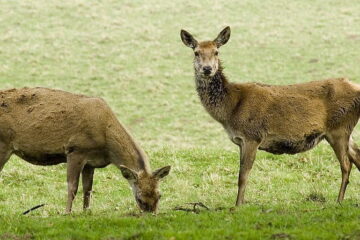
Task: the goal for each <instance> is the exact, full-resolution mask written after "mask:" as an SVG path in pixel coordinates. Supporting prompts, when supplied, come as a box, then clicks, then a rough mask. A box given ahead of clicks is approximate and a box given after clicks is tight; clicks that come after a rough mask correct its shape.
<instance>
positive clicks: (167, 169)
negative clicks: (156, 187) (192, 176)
mask: <svg viewBox="0 0 360 240" xmlns="http://www.w3.org/2000/svg"><path fill="white" fill-rule="evenodd" d="M170 169H171V166H166V167H162V168H159V169H157V170H155V171H154V172H153V176H154V177H156V178H157V179H161V178H163V177H166V176H167V175H168V174H169V172H170Z"/></svg>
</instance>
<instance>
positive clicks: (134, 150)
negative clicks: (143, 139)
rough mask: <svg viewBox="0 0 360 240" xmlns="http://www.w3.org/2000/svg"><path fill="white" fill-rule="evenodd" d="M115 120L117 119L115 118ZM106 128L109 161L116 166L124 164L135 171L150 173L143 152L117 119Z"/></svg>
mask: <svg viewBox="0 0 360 240" xmlns="http://www.w3.org/2000/svg"><path fill="white" fill-rule="evenodd" d="M116 121H117V120H116ZM117 123H118V124H116V125H117V126H114V125H111V126H109V127H108V130H107V136H106V140H107V145H108V153H109V157H110V161H111V162H112V163H113V164H114V165H115V166H117V167H118V168H119V167H120V165H124V166H126V167H128V168H130V169H133V170H135V171H144V172H147V173H151V170H150V164H149V161H148V158H147V156H146V154H145V152H144V151H143V150H142V149H141V148H140V147H139V146H138V145H137V143H136V142H135V141H134V140H133V138H132V137H131V135H130V134H129V133H128V132H127V130H126V129H125V128H124V127H123V126H122V125H121V124H120V122H118V121H117Z"/></svg>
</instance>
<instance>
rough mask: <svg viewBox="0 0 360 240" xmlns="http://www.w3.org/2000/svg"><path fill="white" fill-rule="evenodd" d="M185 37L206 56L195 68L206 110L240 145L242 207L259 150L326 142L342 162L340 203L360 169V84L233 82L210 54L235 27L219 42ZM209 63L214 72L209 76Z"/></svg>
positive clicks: (197, 58) (288, 149) (296, 149)
mask: <svg viewBox="0 0 360 240" xmlns="http://www.w3.org/2000/svg"><path fill="white" fill-rule="evenodd" d="M181 37H182V40H183V42H184V43H185V45H187V46H190V47H192V46H194V47H192V48H193V49H194V52H197V53H200V54H196V56H195V59H194V68H195V82H196V86H197V91H198V94H199V96H200V99H201V102H202V104H203V106H204V107H205V109H206V110H207V111H208V112H209V114H210V115H211V116H212V117H213V118H214V119H215V120H217V121H218V122H220V123H221V124H222V125H223V127H224V128H225V130H226V132H227V133H228V135H229V137H230V139H231V141H233V142H234V143H235V144H237V145H239V146H240V152H241V154H240V155H241V156H240V173H239V182H238V188H239V189H238V197H237V201H236V205H239V204H241V203H243V202H244V192H245V186H246V182H247V178H248V175H249V172H250V170H251V167H252V165H253V161H254V160H255V155H256V151H257V149H260V150H265V151H267V152H270V153H274V154H283V153H287V154H296V153H299V152H303V151H307V150H309V149H311V148H313V147H314V146H316V145H317V144H318V143H319V142H320V141H321V140H323V139H326V140H327V141H328V142H329V143H330V145H331V146H332V148H333V149H334V151H335V153H336V156H337V157H338V159H339V162H340V166H341V170H342V182H341V187H340V192H339V196H338V201H339V202H340V201H342V200H343V198H344V194H345V190H346V186H347V184H348V179H349V174H350V171H351V165H352V163H354V164H355V165H356V166H357V168H359V170H360V150H359V148H358V147H357V146H356V145H355V144H354V143H353V142H352V140H351V133H352V131H353V129H354V127H355V125H356V124H357V122H358V119H359V117H360V85H358V84H355V83H351V82H350V81H349V80H347V79H344V78H339V79H328V80H323V81H313V82H308V83H303V84H294V85H286V86H274V85H266V84H259V83H241V84H240V83H230V82H228V80H227V78H226V77H225V75H224V74H223V69H222V67H221V62H220V60H219V59H218V57H217V56H215V55H214V54H213V55H212V56H211V55H209V54H210V53H214V52H217V51H218V47H219V46H221V45H223V44H225V43H226V42H227V40H228V38H229V37H230V28H229V27H227V28H225V29H224V30H223V31H222V32H221V33H220V34H219V36H218V37H217V38H216V39H215V40H214V41H205V42H200V43H198V42H197V41H196V40H195V39H194V38H193V37H192V36H191V34H190V33H188V32H186V31H184V30H182V31H181ZM219 39H223V41H219ZM224 42H225V43H224ZM216 43H217V44H216ZM202 54H207V55H206V56H202ZM204 59H207V61H203V60H204ZM204 64H208V65H209V66H211V67H212V69H213V71H212V72H211V73H208V74H205V70H204ZM214 69H215V70H214Z"/></svg>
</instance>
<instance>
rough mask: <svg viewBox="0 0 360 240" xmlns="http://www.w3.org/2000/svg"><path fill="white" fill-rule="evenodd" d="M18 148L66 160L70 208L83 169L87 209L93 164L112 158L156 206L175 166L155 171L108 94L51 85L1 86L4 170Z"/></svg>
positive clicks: (38, 160)
mask: <svg viewBox="0 0 360 240" xmlns="http://www.w3.org/2000/svg"><path fill="white" fill-rule="evenodd" d="M13 153H14V154H16V155H17V156H19V157H20V158H22V159H24V160H25V161H27V162H29V163H32V164H36V165H55V164H59V163H65V162H66V163H67V184H68V201H67V207H66V212H67V213H70V212H71V207H72V202H73V200H74V198H75V195H76V192H77V189H78V185H79V178H80V173H81V174H82V184H83V190H84V205H83V207H84V209H87V208H89V206H90V195H91V190H92V184H93V175H94V169H95V168H103V167H106V166H107V165H109V164H110V163H112V164H114V165H115V166H116V167H118V168H119V169H120V170H121V173H122V175H123V176H124V178H126V179H127V180H128V182H129V184H130V186H131V187H132V190H133V193H134V196H135V199H136V202H137V204H138V206H139V208H140V209H141V210H143V211H149V212H156V211H157V207H158V202H159V199H160V193H159V190H158V182H159V180H160V179H161V178H163V177H165V176H166V175H168V174H169V171H170V166H166V167H163V168H160V169H158V170H156V171H154V172H151V170H150V164H149V162H148V159H147V157H146V155H145V153H144V152H143V150H142V149H141V148H140V147H139V146H138V145H137V144H136V143H135V142H134V140H133V138H132V137H131V136H130V134H129V133H128V132H127V131H126V129H125V128H124V127H123V126H122V125H121V123H120V122H119V121H118V120H117V118H116V116H115V114H114V113H113V112H112V110H111V109H110V108H109V106H108V105H107V104H106V103H105V101H104V100H102V99H100V98H94V97H87V96H83V95H76V94H72V93H68V92H64V91H60V90H53V89H46V88H23V89H10V90H5V91H0V172H1V170H2V168H3V167H4V165H5V163H6V162H7V160H8V159H9V158H10V155H11V154H13Z"/></svg>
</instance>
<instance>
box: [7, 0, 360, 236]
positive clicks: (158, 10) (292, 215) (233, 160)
mask: <svg viewBox="0 0 360 240" xmlns="http://www.w3.org/2000/svg"><path fill="white" fill-rule="evenodd" d="M224 2H225V1H224ZM359 11H360V3H357V2H356V1H350V0H344V1H326V0H317V1H310V0H306V1H291V2H290V1H285V0H278V1H260V0H257V1H256V0H255V1H254V0H248V1H241V2H240V3H239V1H234V0H231V1H226V4H225V3H223V2H220V1H217V2H215V3H213V2H212V1H206V2H201V3H200V2H199V3H198V2H196V1H166V2H165V1H162V3H161V4H159V1H153V0H149V1H142V2H140V1H130V0H128V1H106V3H105V2H100V1H92V2H91V3H89V2H88V1H69V0H66V1H61V2H59V1H46V2H44V1H21V2H20V1H3V2H2V3H1V8H0V29H1V34H0V85H1V88H11V87H21V86H47V87H56V88H60V89H64V90H68V91H72V92H79V93H85V94H89V95H95V96H101V97H103V98H105V99H106V100H107V101H108V102H109V104H110V105H111V106H112V108H113V109H114V111H115V112H116V113H117V115H118V116H119V119H120V120H121V121H122V122H123V123H124V124H125V125H126V126H127V127H128V128H129V129H130V130H131V131H132V133H133V135H134V136H136V138H137V139H138V140H139V142H140V143H141V145H142V146H143V147H144V148H145V150H146V151H147V152H148V154H149V156H150V158H151V162H152V166H153V168H156V167H160V166H162V165H165V164H171V165H172V166H173V171H172V173H171V175H169V177H168V178H167V179H166V181H164V182H163V183H162V190H163V192H164V194H163V195H164V197H163V199H162V201H161V204H162V206H161V213H160V214H159V216H157V217H153V216H141V217H139V216H138V215H137V214H136V213H137V211H136V206H135V203H134V200H133V197H132V196H131V192H130V190H129V187H128V186H127V184H126V183H125V181H124V180H123V179H122V177H121V176H120V174H119V172H118V171H117V170H116V169H115V168H114V167H108V168H106V169H101V170H98V171H97V172H96V173H95V175H96V177H95V186H94V188H95V193H94V197H93V205H92V206H93V208H92V212H91V213H82V212H81V195H80V194H81V192H80V193H79V195H78V198H77V201H76V202H75V213H74V214H73V215H72V216H64V215H62V212H63V210H64V206H65V199H66V183H65V166H63V165H62V166H55V167H37V166H32V165H30V164H27V163H25V162H24V161H21V160H19V159H18V158H16V157H13V158H12V159H11V160H10V161H9V163H8V164H7V165H6V166H5V168H4V170H3V172H2V173H1V176H0V239H2V238H4V239H5V238H16V237H15V236H16V235H20V236H22V237H23V238H31V237H36V238H39V239H48V238H49V237H54V238H59V239H69V238H73V239H85V238H93V239H98V238H104V239H107V238H114V239H117V238H119V239H122V238H123V239H126V238H128V239H141V238H150V239H151V238H152V239H171V238H172V237H174V238H175V239H199V238H204V239H209V238H210V239H211V238H213V239H220V238H224V239H232V238H236V237H240V236H243V237H248V238H260V237H261V238H265V239H266V238H271V237H273V238H276V237H277V238H280V237H283V238H286V237H288V235H286V234H289V235H291V236H292V237H295V238H305V239H306V238H307V239H312V238H323V239H329V238H334V239H336V238H356V237H359V236H360V234H359V232H358V230H359V229H360V224H359V216H360V210H359V199H360V194H359V185H360V174H359V173H358V172H357V171H354V172H353V174H352V176H351V184H350V185H349V188H348V192H347V195H346V200H345V202H344V204H343V205H342V206H340V205H337V204H336V203H335V199H336V195H337V191H338V188H339V184H340V170H339V166H338V164H337V161H336V159H335V158H334V156H333V154H332V152H331V150H330V149H329V147H328V146H327V144H325V143H324V144H321V145H320V146H319V147H317V148H316V149H315V150H313V151H310V152H307V153H304V154H299V155H295V156H285V155H284V156H274V155H271V154H267V153H264V152H259V154H258V157H257V161H256V162H255V166H254V169H253V171H252V173H251V177H250V183H249V186H248V189H247V194H246V198H247V200H248V202H249V204H248V205H246V206H244V207H241V208H240V209H236V210H233V209H230V207H232V206H233V203H234V200H235V194H236V175H237V170H238V153H237V151H238V150H237V148H236V146H234V145H233V144H232V143H230V141H229V140H228V139H227V137H226V135H225V133H224V132H223V130H222V128H221V126H220V125H219V124H217V123H216V122H215V121H213V120H212V119H211V118H210V117H209V116H208V115H207V114H206V113H205V111H204V110H203V109H202V107H201V105H200V104H199V101H198V98H197V96H196V93H195V91H194V86H193V85H194V83H193V76H192V75H193V72H192V65H191V61H192V53H191V50H190V49H187V48H186V47H185V46H183V44H182V43H181V41H180V38H179V30H180V29H181V28H184V29H187V30H188V31H190V32H192V33H194V35H195V36H196V37H198V38H199V39H209V38H214V37H215V36H216V34H217V33H218V31H220V30H221V28H222V27H224V26H226V25H230V26H231V27H232V37H231V40H230V42H229V43H228V44H227V45H226V46H224V47H223V48H222V49H221V58H222V59H223V61H224V64H225V66H226V73H227V75H228V77H229V79H231V80H232V81H238V82H245V81H258V82H263V83H270V84H287V83H299V82H305V81H310V80H313V79H323V78H328V77H339V76H347V77H349V78H351V79H353V80H354V81H357V82H360V79H359V76H360V68H359V67H358V65H359V60H360V51H359V50H360V47H359V46H360V17H359V15H358V12H359ZM355 139H356V141H358V142H359V141H360V135H359V134H357V133H356V134H355ZM310 194H313V195H314V194H315V195H316V196H320V198H321V197H323V198H324V199H325V202H321V201H315V202H314V201H309V200H308V198H309V195H310ZM320 200H322V198H321V199H320ZM195 201H202V202H204V203H205V204H206V205H207V206H209V207H210V208H211V211H209V212H207V211H202V212H201V213H200V214H192V213H184V212H177V211H173V210H172V209H173V208H174V207H175V206H178V205H183V204H184V203H186V202H195ZM39 203H46V204H47V205H46V206H45V207H43V208H41V209H39V210H37V211H35V212H34V213H32V214H30V215H29V216H27V217H21V216H19V213H21V212H22V211H24V210H26V209H28V208H30V207H32V206H34V205H37V204H39ZM222 208H225V209H223V210H221V209H222ZM278 233H284V234H283V235H273V234H278ZM131 236H132V238H131ZM129 237H130V238H129ZM174 238H173V239H174Z"/></svg>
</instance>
